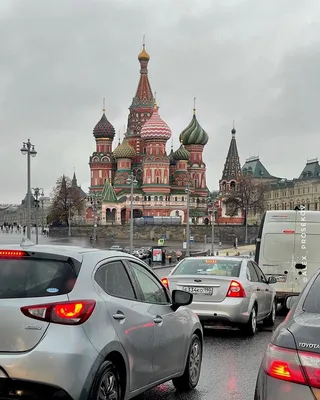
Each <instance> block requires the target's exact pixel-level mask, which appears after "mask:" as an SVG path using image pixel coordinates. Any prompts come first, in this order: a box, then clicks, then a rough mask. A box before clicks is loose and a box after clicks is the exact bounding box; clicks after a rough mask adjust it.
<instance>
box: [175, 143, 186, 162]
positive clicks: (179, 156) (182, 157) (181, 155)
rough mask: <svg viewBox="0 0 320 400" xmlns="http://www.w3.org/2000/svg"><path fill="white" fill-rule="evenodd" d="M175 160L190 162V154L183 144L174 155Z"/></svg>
mask: <svg viewBox="0 0 320 400" xmlns="http://www.w3.org/2000/svg"><path fill="white" fill-rule="evenodd" d="M173 158H174V159H175V160H176V161H189V159H190V153H189V152H188V150H186V149H185V147H184V145H183V144H182V143H181V146H180V147H179V149H178V150H177V151H176V152H175V153H174V154H173Z"/></svg>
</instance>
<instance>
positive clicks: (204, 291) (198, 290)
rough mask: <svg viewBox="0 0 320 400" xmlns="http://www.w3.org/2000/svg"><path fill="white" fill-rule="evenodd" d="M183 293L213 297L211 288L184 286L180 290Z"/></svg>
mask: <svg viewBox="0 0 320 400" xmlns="http://www.w3.org/2000/svg"><path fill="white" fill-rule="evenodd" d="M182 290H184V291H185V292H189V293H192V294H204V295H207V296H212V295H213V288H212V287H191V286H184V287H183V288H182Z"/></svg>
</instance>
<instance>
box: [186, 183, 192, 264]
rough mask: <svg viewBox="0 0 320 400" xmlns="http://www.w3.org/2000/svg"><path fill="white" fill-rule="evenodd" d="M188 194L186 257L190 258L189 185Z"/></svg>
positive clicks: (188, 186)
mask: <svg viewBox="0 0 320 400" xmlns="http://www.w3.org/2000/svg"><path fill="white" fill-rule="evenodd" d="M185 192H186V194H187V229H186V240H187V248H186V257H190V192H191V190H190V185H189V184H188V185H187V187H186V190H185Z"/></svg>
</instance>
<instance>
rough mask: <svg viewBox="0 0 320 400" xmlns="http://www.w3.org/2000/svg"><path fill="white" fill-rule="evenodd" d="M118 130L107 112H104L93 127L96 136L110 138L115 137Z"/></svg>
mask: <svg viewBox="0 0 320 400" xmlns="http://www.w3.org/2000/svg"><path fill="white" fill-rule="evenodd" d="M115 134H116V132H115V129H114V127H113V125H112V124H111V123H110V122H109V121H108V119H107V117H106V114H105V112H103V114H102V117H101V119H100V121H99V122H98V123H97V125H96V126H95V127H94V129H93V136H94V137H95V138H97V139H98V138H110V139H113V138H114V136H115Z"/></svg>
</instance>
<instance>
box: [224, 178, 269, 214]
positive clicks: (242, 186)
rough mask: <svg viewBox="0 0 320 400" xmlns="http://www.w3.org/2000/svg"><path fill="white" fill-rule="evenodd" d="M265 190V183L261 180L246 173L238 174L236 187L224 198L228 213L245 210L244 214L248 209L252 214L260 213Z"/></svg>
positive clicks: (263, 202)
mask: <svg viewBox="0 0 320 400" xmlns="http://www.w3.org/2000/svg"><path fill="white" fill-rule="evenodd" d="M266 191H267V185H266V184H265V183H264V182H262V181H261V180H257V179H254V178H252V177H250V176H246V175H242V176H240V177H239V179H238V182H237V185H236V187H235V188H234V190H232V191H230V192H229V193H228V195H227V197H226V199H225V203H226V207H227V209H228V214H229V215H230V216H235V215H238V213H239V210H245V212H246V214H247V212H248V211H249V210H252V211H253V212H254V214H256V213H262V212H263V211H264V207H265V195H266ZM245 217H246V218H247V215H246V216H245Z"/></svg>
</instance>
